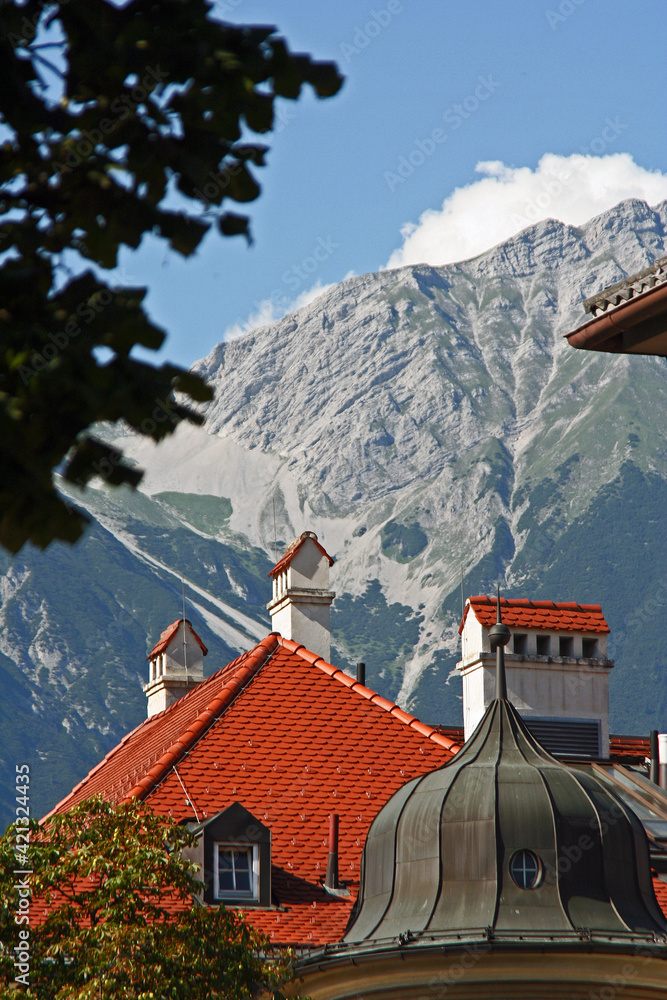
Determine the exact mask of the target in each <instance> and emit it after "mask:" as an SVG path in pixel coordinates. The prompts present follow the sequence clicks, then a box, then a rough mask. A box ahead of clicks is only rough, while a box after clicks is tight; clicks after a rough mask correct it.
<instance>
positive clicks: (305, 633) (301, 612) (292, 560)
mask: <svg viewBox="0 0 667 1000" xmlns="http://www.w3.org/2000/svg"><path fill="white" fill-rule="evenodd" d="M330 566H333V559H332V558H331V556H330V555H329V553H328V552H326V550H325V549H324V548H323V547H322V545H320V543H319V542H318V540H317V535H316V534H315V532H314V531H304V532H303V534H301V535H299V537H298V538H297V539H296V540H295V541H294V542H292V544H291V545H290V546H289V548H288V549H287V551H286V552H285V555H284V556H283V557H282V559H279V560H278V562H277V563H276V565H275V566H274V567H273V569H272V570H271V572H270V573H269V576H271V577H273V599H272V600H271V601H269V603H268V605H267V608H268V610H269V612H270V614H271V622H272V626H273V630H274V631H275V632H280V634H281V635H282V636H283V638H285V639H293V640H294V641H295V642H298V643H300V645H302V646H305V647H306V649H308V650H310V652H311V653H317V655H318V656H321V657H322V659H323V660H326V661H327V662H329V659H330V657H331V631H330V615H331V602H332V601H333V599H334V597H335V596H336V595H335V593H333V591H331V590H329V567H330Z"/></svg>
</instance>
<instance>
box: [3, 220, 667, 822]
mask: <svg viewBox="0 0 667 1000" xmlns="http://www.w3.org/2000/svg"><path fill="white" fill-rule="evenodd" d="M666 226H667V203H663V204H661V205H659V206H656V207H654V208H651V207H649V206H648V205H646V204H645V203H643V202H638V201H626V202H623V203H622V204H621V205H619V206H617V207H616V208H615V209H613V210H612V211H610V212H607V213H604V214H603V215H601V216H599V217H597V218H595V219H593V220H591V222H589V223H588V224H587V225H585V226H582V227H580V228H574V227H571V226H566V225H563V224H562V223H560V222H556V221H553V220H548V221H546V222H543V223H539V224H538V225H535V226H532V227H530V228H529V229H527V230H524V231H523V232H522V233H519V234H518V235H517V236H515V237H514V238H513V239H511V240H508V241H507V242H505V243H503V244H501V245H499V246H497V247H495V248H493V249H492V250H490V251H489V252H487V253H485V254H483V255H481V256H480V257H477V258H475V259H473V260H469V261H465V262H462V263H460V264H453V265H448V266H445V267H430V266H428V265H426V264H424V265H418V266H411V267H405V268H401V269H398V270H393V271H383V272H380V273H379V274H372V275H363V276H361V277H355V278H350V279H348V280H346V281H344V282H342V283H341V284H340V285H338V286H336V287H334V288H332V289H330V290H329V291H327V292H325V293H324V294H323V295H321V296H320V297H319V298H318V299H316V300H315V301H314V302H312V303H311V304H310V305H309V306H307V307H305V308H303V309H301V310H299V311H298V312H296V313H293V314H291V315H289V316H286V317H285V318H284V319H282V320H281V321H279V322H277V323H274V324H272V325H270V326H267V327H264V328H262V329H260V330H257V331H255V332H253V333H251V334H248V335H246V336H244V337H243V338H240V339H238V340H234V341H231V342H228V343H222V344H219V345H218V346H217V347H216V348H215V349H214V350H213V351H212V353H211V354H210V355H209V356H208V357H207V358H205V359H203V361H201V362H200V363H199V364H198V365H197V367H198V369H199V370H200V371H202V372H203V373H204V374H205V375H206V377H207V378H208V379H209V380H210V381H211V382H212V383H213V385H214V386H215V389H216V400H215V401H214V403H212V404H210V406H209V407H208V413H207V422H206V430H205V431H203V430H195V429H193V428H183V429H181V430H179V432H178V433H177V434H176V435H175V437H174V439H172V440H171V441H169V442H167V443H165V444H163V445H161V446H160V447H159V448H154V447H153V446H151V445H149V444H148V443H147V442H143V441H139V440H137V439H136V438H134V437H132V436H129V435H124V434H123V433H122V432H119V431H116V432H114V434H115V436H116V437H120V438H122V440H121V441H120V443H121V444H122V447H123V448H124V449H125V450H126V451H127V452H128V453H129V454H130V455H132V457H133V459H134V460H135V461H137V462H138V463H139V464H140V465H141V466H142V467H143V468H145V469H146V470H147V472H146V476H145V479H144V481H143V483H142V488H141V491H140V492H137V493H134V494H133V493H131V492H129V491H121V492H116V491H110V490H108V489H106V488H105V487H104V486H103V485H102V484H99V486H98V488H97V489H93V490H89V491H87V493H86V494H84V495H83V496H78V497H73V500H74V502H77V503H79V504H82V505H83V506H85V507H86V508H87V509H88V510H89V512H90V514H91V517H92V519H93V523H92V526H91V529H90V531H89V532H88V534H87V536H86V538H85V540H84V541H83V543H82V544H80V545H79V546H78V547H77V548H75V549H74V550H70V549H67V548H65V547H60V546H53V547H52V548H51V549H50V550H49V551H48V552H47V553H45V554H37V553H34V552H30V551H28V552H25V553H24V554H22V555H21V556H19V557H18V558H17V559H15V560H13V562H12V563H11V564H10V563H9V560H5V563H4V566H3V567H2V568H3V569H4V570H5V573H4V577H3V578H2V589H1V592H0V595H1V600H2V606H1V608H0V694H1V695H2V697H1V699H0V705H2V708H0V713H4V715H0V727H1V733H2V751H1V753H2V758H3V759H2V761H1V762H0V764H1V765H2V767H3V770H4V768H8V769H9V771H11V772H12V774H13V764H14V762H15V761H18V760H24V759H26V760H29V761H30V762H32V763H33V769H34V775H35V776H34V786H33V791H34V795H35V797H36V798H35V808H36V809H37V811H40V809H44V808H46V807H48V806H49V805H51V804H53V802H54V801H56V800H57V798H58V797H59V796H60V795H61V794H62V793H64V792H65V791H66V790H67V789H68V788H69V787H71V786H72V784H73V783H74V781H75V780H77V779H78V778H80V777H81V776H82V775H83V774H84V773H85V772H86V771H87V770H88V768H89V767H90V766H91V765H92V764H93V763H95V762H96V760H98V759H99V757H100V756H101V755H103V753H104V752H105V751H106V750H108V749H109V748H110V747H111V746H113V745H114V744H115V742H116V741H117V740H118V739H119V738H120V736H122V734H123V733H124V732H126V731H127V729H128V728H130V726H132V725H133V724H136V723H137V722H138V721H139V720H140V719H141V717H143V714H144V712H145V701H144V696H143V693H142V691H141V682H142V681H143V680H145V677H144V674H145V660H144V657H145V655H146V650H147V647H149V646H150V645H151V644H152V643H153V642H154V641H155V640H156V639H157V636H158V634H159V632H160V631H161V629H162V628H164V627H165V626H166V625H167V624H169V622H171V621H172V620H174V618H176V617H177V616H178V615H179V614H180V611H181V600H182V596H181V578H183V580H184V588H185V596H186V600H187V605H188V614H189V615H190V616H191V617H192V619H193V623H194V625H195V628H196V629H197V630H198V631H199V633H200V634H201V635H202V638H203V639H204V641H205V642H206V643H207V645H209V646H210V649H211V652H210V654H209V657H208V658H207V660H206V661H205V665H206V667H207V668H208V671H209V672H211V671H212V670H213V669H217V668H218V667H219V666H221V665H222V664H223V663H224V662H226V661H227V659H229V658H230V657H231V656H232V655H233V653H235V652H236V651H237V650H240V649H243V648H247V647H248V645H250V644H251V643H252V641H253V640H254V638H256V637H257V636H259V635H262V634H265V632H266V631H267V626H268V619H267V616H266V611H265V604H266V601H267V600H268V598H269V587H268V581H267V579H266V573H267V572H268V569H269V568H270V566H271V563H272V561H273V560H274V557H275V555H276V552H277V551H279V550H280V549H281V547H282V546H284V543H285V542H289V541H290V540H291V539H292V538H293V537H294V536H296V535H297V534H298V533H299V532H300V531H302V530H304V529H306V528H309V529H312V530H315V531H317V532H318V534H319V536H320V538H321V539H322V541H323V543H324V545H325V546H326V548H327V549H328V551H330V552H332V554H334V555H335V556H336V558H337V563H336V565H335V566H334V568H333V571H332V576H333V580H332V582H333V586H334V589H335V590H336V591H337V594H338V596H337V598H336V601H335V602H334V613H333V623H332V630H333V639H334V646H335V652H334V654H332V659H334V661H335V662H338V663H340V665H342V666H343V667H346V665H347V664H352V663H354V662H355V661H356V660H359V659H364V660H365V661H366V663H367V677H368V682H369V683H370V684H371V685H372V686H375V687H376V688H377V689H378V690H379V691H381V692H382V693H384V694H385V695H387V696H388V697H391V698H394V699H397V700H398V701H399V702H400V703H402V704H405V705H407V706H409V707H410V708H411V710H412V711H414V712H415V713H416V714H418V715H419V716H420V717H421V718H423V719H424V720H425V721H428V722H432V723H435V722H442V723H457V722H459V721H460V683H459V682H458V681H457V679H456V677H455V676H453V675H452V670H453V667H454V664H455V662H456V659H457V647H458V635H457V627H458V620H459V615H460V609H461V589H462V586H463V590H464V591H465V592H466V593H479V592H483V591H486V590H488V589H489V588H490V587H492V586H493V585H494V584H495V583H496V582H497V581H501V583H502V585H503V587H504V589H505V592H506V593H507V594H508V595H510V596H530V597H532V598H535V599H541V598H542V599H543V598H550V599H554V600H578V601H580V602H599V603H601V604H602V605H603V609H604V611H605V613H606V615H607V618H608V620H609V622H610V625H611V627H612V642H611V647H612V655H614V656H615V657H616V660H617V667H616V669H615V670H614V671H613V673H612V680H611V698H612V705H611V709H612V712H611V714H612V729H613V730H614V731H616V732H621V731H629V732H637V733H644V732H646V731H647V730H648V729H649V728H651V727H655V726H658V727H660V728H662V729H663V730H664V729H666V728H667V684H666V680H667V676H666V671H667V664H666V663H665V654H664V652H663V651H664V650H665V648H666V647H665V644H664V636H663V635H662V631H661V629H660V622H661V618H662V614H663V612H664V606H665V604H667V583H666V582H665V568H664V567H665V566H667V562H666V561H665V556H666V555H667V551H666V550H667V541H666V540H665V531H664V527H663V523H662V522H663V516H664V511H665V507H666V502H667V447H666V444H665V431H664V429H663V421H662V420H660V419H659V414H660V413H661V411H662V410H663V409H664V408H665V405H666V403H667V369H666V367H665V362H664V360H663V359H657V358H641V357H633V358H629V357H615V356H605V355H602V354H595V353H587V352H580V351H575V350H573V349H572V348H570V347H569V345H568V344H567V342H566V341H565V340H564V339H563V335H564V334H565V333H566V332H567V331H568V330H570V329H572V328H573V327H574V326H576V325H577V324H578V323H579V322H580V321H581V320H582V307H581V301H582V299H583V298H585V297H586V296H588V295H590V294H592V293H593V292H595V291H597V290H599V289H601V288H603V287H605V286H606V285H609V284H611V283H612V282H614V281H618V280H620V279H621V278H622V277H623V276H625V275H627V274H629V273H632V272H634V271H636V270H638V269H640V268H641V267H644V266H646V265H648V264H649V263H651V262H652V261H653V260H654V259H655V258H657V257H658V256H661V255H663V254H664V253H665V243H666V240H665V229H666ZM462 578H463V583H462ZM5 773H8V772H7V771H5ZM11 783H12V780H11V775H10V777H8V778H7V780H6V782H5V785H6V787H7V788H8V789H9V793H8V794H9V796H10V798H11ZM8 802H9V799H7V800H6V803H5V804H8ZM37 804H39V809H38V808H37Z"/></svg>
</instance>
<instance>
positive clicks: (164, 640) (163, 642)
mask: <svg viewBox="0 0 667 1000" xmlns="http://www.w3.org/2000/svg"><path fill="white" fill-rule="evenodd" d="M182 621H183V619H182V618H177V619H176V621H175V622H172V623H171V625H170V626H169V628H166V629H165V630H164V632H162V633H161V635H160V638H159V640H158V641H157V643H156V644H155V645H154V646H153V648H152V649H151V651H150V653H149V654H148V656H147V657H146V659H147V660H152V659H153V657H154V656H159V654H160V653H164V651H165V649H166V648H167V646H168V645H169V643H170V642H171V640H172V639H173V638H174V636H175V635H176V633H177V632H178V629H179V627H180V624H181V622H182ZM185 624H186V625H187V626H188V628H189V629H190V634H191V635H192V636H193V637H194V639H195V640H196V641H197V642H198V643H199V645H200V646H201V649H202V652H203V654H204V656H206V655H207V653H208V649H207V648H206V646H205V645H204V643H203V642H202V641H201V639H200V638H199V636H198V635H197V633H196V632H195V630H194V629H193V627H192V624H191V622H189V621H188V619H187V618H186V619H185Z"/></svg>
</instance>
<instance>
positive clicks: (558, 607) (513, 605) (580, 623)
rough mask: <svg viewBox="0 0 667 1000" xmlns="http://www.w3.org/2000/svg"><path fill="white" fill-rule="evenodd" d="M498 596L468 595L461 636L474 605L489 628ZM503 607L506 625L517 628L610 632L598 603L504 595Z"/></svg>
mask: <svg viewBox="0 0 667 1000" xmlns="http://www.w3.org/2000/svg"><path fill="white" fill-rule="evenodd" d="M497 606H498V605H497V601H496V598H495V597H486V596H485V595H483V594H482V595H480V596H478V597H469V598H468V600H467V601H466V606H465V610H464V612H463V618H462V619H461V624H460V626H459V635H460V634H461V632H463V627H464V625H465V623H466V618H467V617H468V612H469V611H470V609H471V608H472V610H473V613H474V615H475V617H476V618H477V621H478V622H480V624H481V625H484V626H485V627H487V628H489V627H490V626H491V625H493V624H494V623H495V621H496V612H497ZM500 608H501V612H502V616H503V622H504V623H505V625H508V626H513V627H514V628H527V629H530V628H535V629H553V630H556V629H557V630H559V631H561V632H609V631H610V629H609V626H608V625H607V622H606V621H605V619H604V615H603V614H602V608H601V607H600V605H599V604H576V603H575V602H574V601H561V602H556V601H530V600H528V598H526V597H521V598H518V597H510V598H507V597H501V598H500Z"/></svg>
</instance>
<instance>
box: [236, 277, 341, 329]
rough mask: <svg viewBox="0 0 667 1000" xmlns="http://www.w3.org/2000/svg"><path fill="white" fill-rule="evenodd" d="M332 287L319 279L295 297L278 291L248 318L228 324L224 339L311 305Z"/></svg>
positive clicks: (260, 304) (259, 305)
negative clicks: (291, 297)
mask: <svg viewBox="0 0 667 1000" xmlns="http://www.w3.org/2000/svg"><path fill="white" fill-rule="evenodd" d="M331 287H332V285H330V284H329V285H323V284H322V282H321V281H319V280H318V281H316V282H315V284H314V285H313V286H312V288H306V289H304V290H303V291H302V292H301V293H300V294H299V295H297V297H296V298H295V299H288V298H287V296H286V295H285V294H284V293H283V292H280V291H276V292H274V293H273V294H272V295H270V296H269V298H268V299H264V300H263V301H262V302H260V303H259V304H258V306H257V308H256V310H255V311H254V312H253V313H251V314H250V316H248V318H247V319H246V320H243V321H242V322H241V321H239V322H237V323H234V324H233V325H232V326H228V327H227V329H226V330H225V332H224V333H223V335H222V339H223V340H234V339H235V338H236V337H242V336H243V335H244V334H245V333H250V331H251V330H257V329H258V327H260V326H267V325H268V324H269V323H275V322H276V320H279V319H282V317H283V316H286V315H287V313H291V312H294V311H295V310H296V309H301V307H302V306H307V305H309V303H311V302H313V300H314V299H316V298H318V297H319V296H320V295H322V294H323V292H326V291H327V289H329V288H331Z"/></svg>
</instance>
